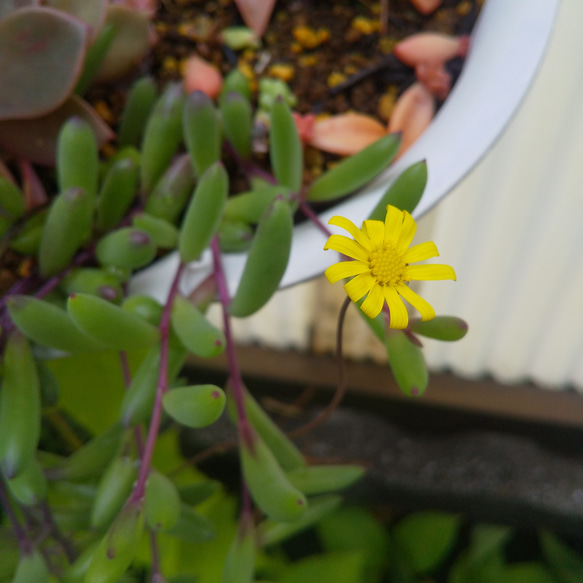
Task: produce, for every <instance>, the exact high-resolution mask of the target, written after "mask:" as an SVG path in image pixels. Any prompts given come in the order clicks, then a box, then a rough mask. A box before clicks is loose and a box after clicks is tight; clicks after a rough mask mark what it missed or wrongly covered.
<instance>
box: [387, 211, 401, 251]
mask: <svg viewBox="0 0 583 583" xmlns="http://www.w3.org/2000/svg"><path fill="white" fill-rule="evenodd" d="M402 224H403V211H400V210H399V209H398V208H397V207H396V206H393V205H390V204H389V205H387V216H386V217H385V241H392V242H393V244H396V243H397V241H398V240H399V235H400V233H401V226H402Z"/></svg>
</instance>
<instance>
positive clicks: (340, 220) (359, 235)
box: [328, 215, 373, 251]
mask: <svg viewBox="0 0 583 583" xmlns="http://www.w3.org/2000/svg"><path fill="white" fill-rule="evenodd" d="M328 224H329V225H334V226H335V227H340V228H341V229H344V230H345V231H347V232H348V233H350V234H351V235H352V238H353V239H354V240H355V241H356V242H357V243H360V244H361V245H362V246H363V247H364V248H365V249H366V250H367V251H372V249H373V247H372V244H371V242H370V239H369V238H368V237H367V236H366V235H365V234H364V233H363V232H362V231H361V230H360V229H359V228H358V227H357V226H356V225H355V224H354V223H353V222H352V221H349V220H348V219H347V218H345V217H340V216H338V215H336V216H335V217H332V218H331V219H330V220H329V221H328Z"/></svg>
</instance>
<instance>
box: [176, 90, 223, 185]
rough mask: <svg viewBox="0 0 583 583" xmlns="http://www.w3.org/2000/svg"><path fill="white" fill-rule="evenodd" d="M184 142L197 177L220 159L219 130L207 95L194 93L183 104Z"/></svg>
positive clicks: (200, 92)
mask: <svg viewBox="0 0 583 583" xmlns="http://www.w3.org/2000/svg"><path fill="white" fill-rule="evenodd" d="M183 125H184V140H185V142H186V146H187V148H188V151H189V152H190V156H191V159H192V165H193V167H194V171H195V172H196V175H197V176H199V177H200V176H202V175H203V174H204V173H205V172H206V170H207V169H208V168H209V167H210V166H212V165H213V164H215V163H216V162H218V161H219V160H220V158H221V146H222V143H221V128H220V126H219V118H218V115H217V111H216V110H215V106H214V104H213V102H212V101H211V99H210V98H209V97H208V95H206V94H204V93H203V92H202V91H194V92H193V93H191V94H190V95H189V96H188V97H187V98H186V102H185V104H184V114H183Z"/></svg>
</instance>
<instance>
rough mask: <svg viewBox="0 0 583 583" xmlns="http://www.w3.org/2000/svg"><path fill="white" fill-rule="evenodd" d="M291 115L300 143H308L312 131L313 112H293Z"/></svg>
mask: <svg viewBox="0 0 583 583" xmlns="http://www.w3.org/2000/svg"><path fill="white" fill-rule="evenodd" d="M292 116H293V118H294V122H295V124H296V129H297V130H298V136H299V137H300V140H301V141H302V144H309V143H310V141H311V139H312V135H313V133H314V123H315V121H316V116H315V115H314V114H313V113H307V114H306V115H302V114H301V113H297V112H295V111H294V112H293V113H292Z"/></svg>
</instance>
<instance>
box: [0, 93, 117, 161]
mask: <svg viewBox="0 0 583 583" xmlns="http://www.w3.org/2000/svg"><path fill="white" fill-rule="evenodd" d="M73 116H77V117H80V118H82V119H84V120H85V121H86V122H87V123H88V124H89V125H90V126H91V128H92V129H93V131H94V132H95V136H96V138H97V143H98V144H99V146H102V145H103V144H105V143H106V142H108V141H109V140H112V139H113V138H114V137H115V134H114V133H113V132H112V130H111V129H110V127H109V126H108V125H107V124H106V123H105V122H104V121H103V120H102V119H101V118H100V117H99V116H98V115H97V113H96V112H95V110H94V109H93V108H92V107H91V106H90V105H89V104H88V103H87V102H85V101H84V100H83V99H81V98H80V97H77V96H76V95H72V96H71V97H69V99H67V101H65V103H63V105H61V106H60V107H59V108H58V109H56V110H55V111H52V112H51V113H49V114H47V115H44V116H42V117H37V118H35V119H19V120H7V121H1V122H0V145H1V146H2V147H3V148H4V149H5V150H7V151H8V152H10V153H11V154H13V155H14V156H15V157H16V158H20V159H23V160H29V161H30V162H32V163H33V164H41V165H43V166H54V165H55V154H56V151H57V136H58V135H59V131H60V130H61V126H62V125H63V124H64V123H65V122H66V121H67V120H68V119H69V118H70V117H73ZM31 136H34V139H31Z"/></svg>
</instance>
